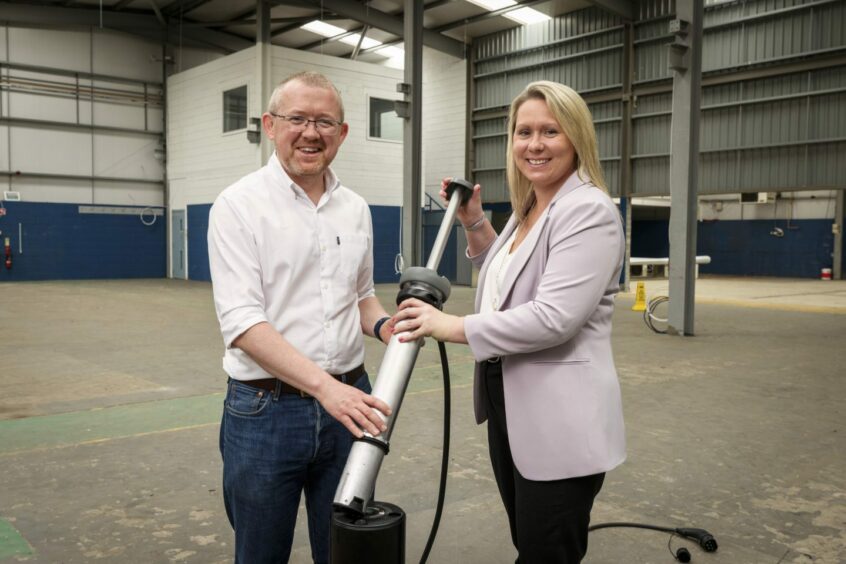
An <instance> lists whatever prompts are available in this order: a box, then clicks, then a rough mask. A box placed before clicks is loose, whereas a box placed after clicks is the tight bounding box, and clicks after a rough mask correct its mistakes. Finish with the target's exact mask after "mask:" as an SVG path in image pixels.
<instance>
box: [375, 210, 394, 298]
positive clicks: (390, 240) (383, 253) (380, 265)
mask: <svg viewBox="0 0 846 564" xmlns="http://www.w3.org/2000/svg"><path fill="white" fill-rule="evenodd" d="M370 214H371V216H372V217H373V281H374V282H376V283H377V284H381V283H386V282H399V274H396V273H395V270H396V269H395V268H394V260H395V258H396V256H397V254H399V253H400V252H401V249H400V222H401V216H402V208H401V207H399V206H370Z"/></svg>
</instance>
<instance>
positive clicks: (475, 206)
mask: <svg viewBox="0 0 846 564" xmlns="http://www.w3.org/2000/svg"><path fill="white" fill-rule="evenodd" d="M450 182H452V178H449V177H448V178H444V179H443V180H442V181H441V199H442V200H443V202H444V204H446V203H447V202H448V201H449V200H448V199H447V193H446V188H447V186H449V183H450ZM453 194H455V192H453ZM455 215H456V216H457V217H458V221H460V222H461V225H463V226H464V227H469V226H471V225H473V224H474V223H476V222H477V221H479V219H481V218H482V216H484V215H485V212H484V210H483V209H482V186H481V185H479V184H476V185H475V186H473V195H472V196H470V199H469V200H467V202H466V203H465V204H462V205H461V206H459V207H458V211H457V212H456V214H455Z"/></svg>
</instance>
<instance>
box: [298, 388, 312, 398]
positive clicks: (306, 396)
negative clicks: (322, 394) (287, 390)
mask: <svg viewBox="0 0 846 564" xmlns="http://www.w3.org/2000/svg"><path fill="white" fill-rule="evenodd" d="M298 391H299V392H300V397H301V398H303V399H307V398H310V397H311V396H310V395H308V394H307V393H305V392H304V391H303V390H298Z"/></svg>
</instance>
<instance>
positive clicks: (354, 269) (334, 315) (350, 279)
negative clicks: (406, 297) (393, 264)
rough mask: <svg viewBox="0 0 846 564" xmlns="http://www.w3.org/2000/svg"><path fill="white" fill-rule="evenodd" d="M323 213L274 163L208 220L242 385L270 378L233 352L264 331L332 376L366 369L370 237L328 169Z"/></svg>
mask: <svg viewBox="0 0 846 564" xmlns="http://www.w3.org/2000/svg"><path fill="white" fill-rule="evenodd" d="M326 178H327V181H326V191H325V193H324V194H323V196H322V197H321V198H320V201H319V202H318V204H317V205H314V203H313V202H312V201H311V200H310V199H309V197H308V196H307V195H306V193H305V192H304V191H303V189H302V188H300V187H299V186H297V185H296V184H295V183H294V182H293V181H292V180H291V179H290V178H289V177H288V175H287V174H286V173H285V171H284V170H283V168H282V166H281V165H280V163H279V160H278V159H277V157H276V155H275V154H273V155H272V156H271V157H270V160H269V161H268V163H267V165H266V166H264V167H262V168H261V169H259V170H258V171H256V172H254V173H252V174H249V175H247V176H245V177H244V178H242V179H241V180H239V181H238V182H236V183H235V184H233V185H232V186H229V187H228V188H227V189H226V190H224V191H223V192H221V193H220V195H219V196H218V197H217V199H216V200H215V202H214V205H213V206H212V209H211V213H210V216H209V232H208V243H209V264H210V267H211V277H212V286H213V290H214V304H215V309H216V311H217V318H218V320H219V321H220V330H221V333H222V334H223V341H224V344H225V345H226V352H225V354H224V356H223V369H224V370H225V371H226V373H227V374H228V375H229V376H230V377H232V378H234V379H236V380H254V379H258V378H270V377H272V376H271V375H270V374H268V373H267V372H265V371H264V370H263V369H262V368H261V367H260V366H259V365H258V364H256V362H255V361H253V360H252V359H251V358H250V357H249V356H248V355H247V354H246V353H245V352H243V351H242V350H240V349H238V348H233V347H232V342H233V341H234V340H235V339H236V338H237V337H238V336H239V335H241V334H242V333H244V332H245V331H246V330H247V329H249V328H250V327H252V326H253V325H255V324H257V323H261V322H264V321H266V322H268V323H270V325H271V326H272V327H274V328H275V329H276V330H277V331H279V333H280V334H281V335H282V336H283V337H284V338H285V339H286V340H287V341H288V342H290V343H291V345H293V346H294V347H295V348H296V349H297V350H299V351H300V352H301V353H302V354H303V355H304V356H306V357H308V358H309V359H311V360H312V361H314V362H315V363H316V364H317V365H318V366H320V367H321V368H323V369H324V370H326V371H327V372H329V373H331V374H342V373H344V372H347V371H348V370H350V369H352V368H355V367H356V366H358V365H359V364H361V363H362V362H363V361H364V336H363V334H362V332H361V322H360V315H359V309H358V302H359V301H360V300H362V299H364V298H367V297H369V296H372V295H374V290H373V228H372V224H371V219H370V208H368V206H367V203H366V202H365V201H364V198H362V197H361V196H359V195H358V194H356V193H354V192H353V191H352V190H350V189H348V188H345V187H343V186H341V184H340V182H339V181H338V179H337V177H336V176H335V174H334V173H333V172H332V171H331V170H329V169H327V174H326Z"/></svg>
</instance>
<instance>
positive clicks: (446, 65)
mask: <svg viewBox="0 0 846 564" xmlns="http://www.w3.org/2000/svg"><path fill="white" fill-rule="evenodd" d="M466 98H467V62H466V61H464V60H462V59H456V58H455V57H452V56H450V55H447V54H444V53H441V52H440V51H435V50H434V49H429V48H424V52H423V186H424V189H425V191H426V192H427V193H429V194H430V195H431V196H432V197H434V198H435V199H437V200H438V201H440V198H439V197H438V192H440V189H441V180H442V179H443V178H445V177H447V176H464V166H465V159H466V147H465V145H466V144H465V131H466V123H467V108H466V106H467V100H466Z"/></svg>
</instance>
